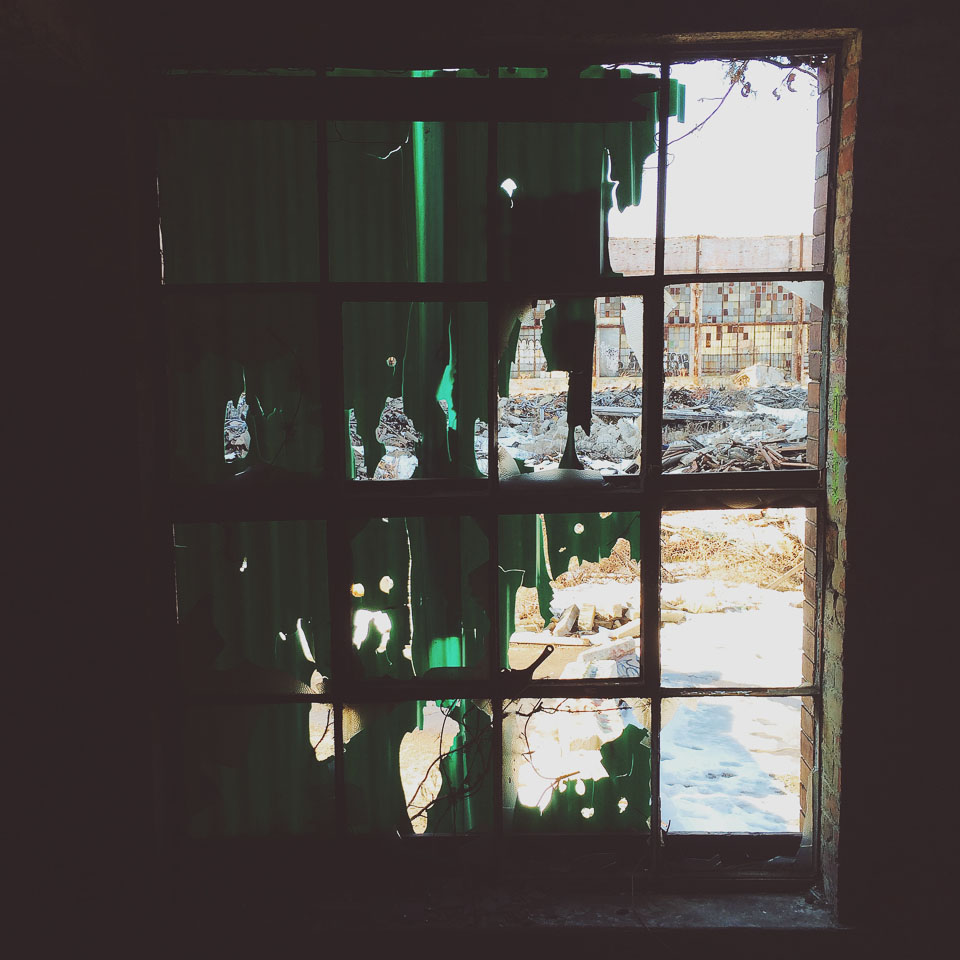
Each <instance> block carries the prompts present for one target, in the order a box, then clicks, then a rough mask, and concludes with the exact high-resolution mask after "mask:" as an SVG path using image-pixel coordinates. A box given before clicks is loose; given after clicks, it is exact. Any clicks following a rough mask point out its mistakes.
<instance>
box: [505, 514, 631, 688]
mask: <svg viewBox="0 0 960 960" xmlns="http://www.w3.org/2000/svg"><path fill="white" fill-rule="evenodd" d="M499 522H500V636H501V637H503V638H504V641H503V642H504V643H505V648H502V649H501V657H502V659H503V661H505V662H506V663H507V664H508V665H509V667H510V669H511V670H523V669H525V668H529V667H530V666H531V664H533V662H534V661H535V660H536V659H537V657H538V656H539V655H540V654H541V653H542V651H543V650H544V649H545V648H546V647H547V646H552V647H553V651H552V653H550V655H549V656H548V657H547V658H546V660H544V661H543V662H542V663H541V664H540V665H539V666H538V667H537V668H536V670H535V672H534V674H533V678H534V679H537V680H541V679H555V678H561V679H564V680H579V679H589V680H593V679H598V678H600V679H617V678H621V679H622V678H634V679H635V678H638V677H640V676H641V675H642V672H641V665H640V661H641V648H642V642H641V625H642V617H641V599H640V561H639V557H640V520H639V515H638V514H635V513H583V514H574V513H568V514H547V515H546V516H544V515H542V514H541V515H532V516H531V515H514V516H502V517H500V521H499Z"/></svg>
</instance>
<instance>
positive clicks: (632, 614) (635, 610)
mask: <svg viewBox="0 0 960 960" xmlns="http://www.w3.org/2000/svg"><path fill="white" fill-rule="evenodd" d="M623 615H624V616H625V617H626V618H627V619H628V620H639V619H640V617H641V616H642V614H641V612H640V607H639V606H636V607H635V606H634V605H633V604H632V603H631V604H630V605H629V606H628V607H627V609H626V610H625V611H624V614H623Z"/></svg>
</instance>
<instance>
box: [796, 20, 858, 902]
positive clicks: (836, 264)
mask: <svg viewBox="0 0 960 960" xmlns="http://www.w3.org/2000/svg"><path fill="white" fill-rule="evenodd" d="M859 68H860V40H859V38H857V39H855V40H851V41H849V42H847V43H846V44H845V45H844V48H843V51H842V53H841V55H840V57H839V58H838V59H837V61H836V62H835V63H832V64H830V65H828V66H826V67H822V68H820V70H819V88H820V92H819V99H818V106H817V120H818V127H817V147H818V151H817V160H816V177H817V179H816V182H815V186H814V207H815V214H814V239H813V259H814V269H818V268H822V267H823V266H824V265H825V263H826V258H827V257H828V256H830V257H831V258H832V267H833V276H834V290H833V298H832V302H831V305H830V306H831V317H830V329H829V345H828V351H827V353H826V355H825V356H826V357H827V358H828V363H824V361H823V358H822V357H821V356H820V355H819V354H818V353H816V351H815V348H814V345H815V343H816V342H817V340H818V339H819V337H820V334H821V328H820V322H821V320H822V317H820V316H818V314H819V313H820V311H819V310H817V309H816V308H814V309H813V311H812V315H811V331H810V344H811V352H810V378H811V379H810V384H809V387H808V409H809V411H810V413H809V418H808V419H809V428H810V431H809V437H810V439H809V440H808V449H807V459H808V460H809V461H810V462H811V463H820V462H821V460H820V457H821V452H822V456H823V457H824V458H825V459H824V461H823V462H824V463H825V466H826V485H827V505H826V517H825V518H824V519H825V521H826V527H825V529H824V530H823V531H818V529H817V514H816V511H815V510H809V511H808V512H807V531H806V543H805V549H806V565H805V577H804V601H805V602H804V643H803V676H804V680H805V681H808V682H809V681H811V680H812V679H813V677H814V675H815V672H816V670H817V657H818V652H817V651H818V644H817V637H818V633H819V636H820V644H819V649H820V664H819V669H820V670H821V671H822V674H821V676H822V682H823V711H822V716H821V727H820V756H819V767H820V802H821V815H820V852H821V863H822V868H823V882H824V890H825V893H826V895H827V897H828V899H829V900H831V901H833V902H835V901H836V895H837V887H838V876H839V870H840V781H841V776H840V747H841V736H842V715H841V707H842V702H843V700H842V692H843V660H842V652H843V630H844V620H845V611H846V583H845V577H846V562H847V555H846V546H847V541H846V516H847V495H846V470H847V443H846V408H847V398H846V389H847V388H846V356H847V322H848V291H849V283H850V212H851V205H852V199H853V148H854V138H855V127H856V117H857V85H858V79H859ZM836 104H839V107H840V112H839V116H837V115H836V113H835V105H836ZM831 136H836V137H838V138H839V139H838V148H837V149H838V159H837V183H836V208H835V210H834V211H833V248H832V251H831V250H829V244H828V227H829V225H830V217H831V211H830V206H829V203H828V192H829V191H828V189H827V185H828V182H829V181H828V177H829V174H828V171H829V161H830V156H829V153H830V148H829V145H830V141H831ZM822 404H823V405H825V410H822V408H821V405H822ZM821 424H822V425H823V427H822V429H824V430H825V434H826V435H825V437H823V438H821V435H820V431H821ZM819 537H822V541H823V592H822V596H821V597H820V598H818V597H817V591H816V549H817V541H818V538H819ZM818 600H819V604H818ZM816 752H817V751H816V747H815V737H814V717H813V715H812V713H811V711H810V710H809V709H808V708H806V707H805V714H804V716H803V719H802V740H801V757H802V776H801V788H800V797H801V808H802V810H803V815H804V816H805V815H806V814H807V812H808V811H809V810H810V799H811V798H808V797H807V790H806V786H805V785H806V783H807V781H808V776H809V772H810V769H811V767H812V766H813V764H814V762H815V758H816Z"/></svg>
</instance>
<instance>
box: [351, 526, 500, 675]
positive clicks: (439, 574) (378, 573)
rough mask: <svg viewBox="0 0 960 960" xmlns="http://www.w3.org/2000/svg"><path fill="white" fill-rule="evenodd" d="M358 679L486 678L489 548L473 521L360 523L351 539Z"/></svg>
mask: <svg viewBox="0 0 960 960" xmlns="http://www.w3.org/2000/svg"><path fill="white" fill-rule="evenodd" d="M350 563H351V583H352V586H351V590H350V593H351V598H352V599H351V617H352V623H353V644H352V646H351V650H352V653H353V660H354V668H355V670H356V671H357V673H358V674H359V675H361V676H366V677H395V678H399V679H408V678H410V677H414V676H417V677H433V678H436V679H442V678H443V677H445V676H452V675H456V676H463V675H467V674H476V675H486V671H487V668H488V663H489V659H488V654H487V637H488V636H489V633H490V623H489V619H488V617H487V612H486V611H487V608H488V606H489V603H488V600H489V588H488V586H487V577H488V570H489V545H488V541H487V538H486V535H485V534H484V533H483V530H482V529H481V528H480V526H479V524H478V523H477V522H476V521H475V520H473V519H472V518H470V517H407V518H402V517H391V518H383V519H381V518H379V517H377V518H374V519H371V520H367V521H361V522H359V524H358V525H357V526H356V527H355V528H354V530H353V532H352V535H351V540H350Z"/></svg>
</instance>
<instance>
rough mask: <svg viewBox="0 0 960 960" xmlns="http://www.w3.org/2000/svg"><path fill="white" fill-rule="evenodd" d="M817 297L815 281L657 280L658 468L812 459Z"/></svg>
mask: <svg viewBox="0 0 960 960" xmlns="http://www.w3.org/2000/svg"><path fill="white" fill-rule="evenodd" d="M822 307H823V284H822V283H820V282H818V281H803V282H798V283H792V282H787V281H777V280H756V281H754V280H751V281H741V282H739V283H687V284H683V285H678V286H672V287H667V288H666V290H665V291H664V312H665V317H664V324H663V369H664V375H665V377H666V381H665V386H664V392H663V444H664V447H663V470H664V472H665V473H726V472H735V473H736V472H741V471H751V470H803V469H807V468H809V466H811V461H812V462H815V458H816V438H817V436H818V434H819V422H818V421H819V414H818V409H817V407H818V403H819V396H820V391H819V382H817V381H818V380H819V377H820V372H819V369H818V366H819V357H820V322H821V318H822ZM811 378H813V382H811Z"/></svg>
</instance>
